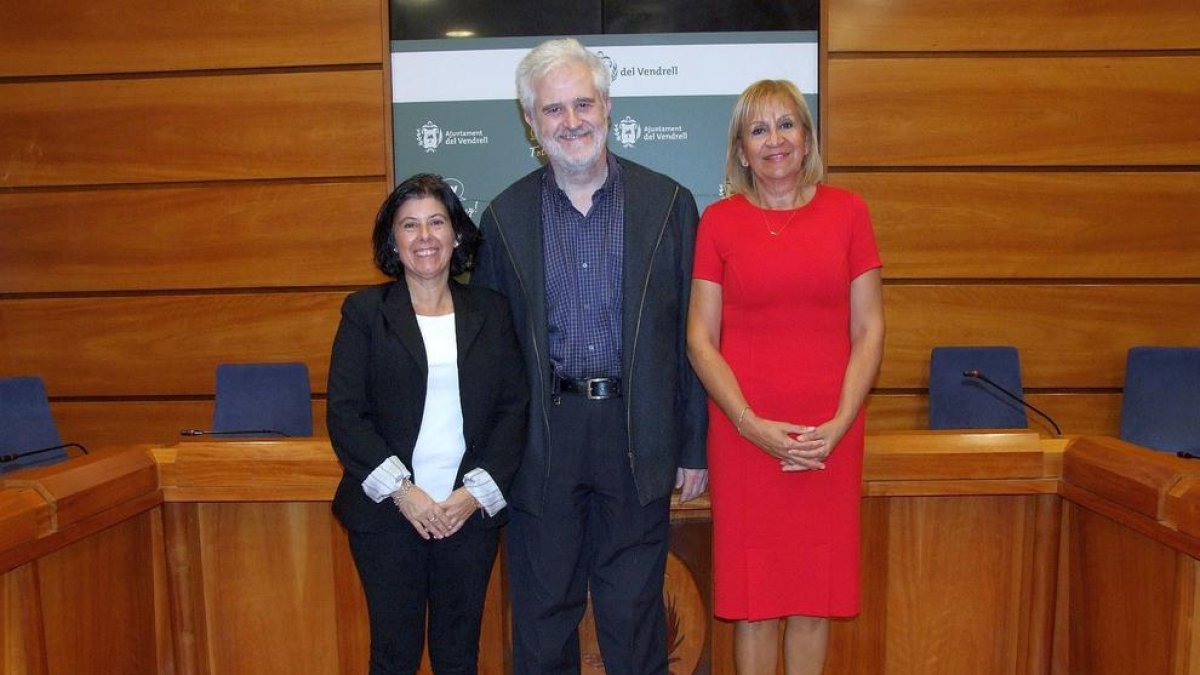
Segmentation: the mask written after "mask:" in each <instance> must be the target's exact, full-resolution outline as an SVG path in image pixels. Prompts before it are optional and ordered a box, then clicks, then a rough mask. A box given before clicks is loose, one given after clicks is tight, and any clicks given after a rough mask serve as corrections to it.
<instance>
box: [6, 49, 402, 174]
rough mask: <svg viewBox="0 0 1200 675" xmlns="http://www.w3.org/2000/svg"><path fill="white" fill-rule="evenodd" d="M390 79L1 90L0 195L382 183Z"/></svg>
mask: <svg viewBox="0 0 1200 675" xmlns="http://www.w3.org/2000/svg"><path fill="white" fill-rule="evenodd" d="M383 92H384V84H383V78H382V73H381V72H380V71H379V70H363V71H357V70H356V71H346V72H309V73H272V74H242V75H214V76H196V77H172V78H160V79H140V78H135V79H116V80H82V81H74V82H56V81H50V82H15V83H8V84H0V100H2V101H4V103H3V104H2V105H0V186H8V187H13V186H37V185H81V184H85V185H86V184H113V183H140V182H160V181H197V180H229V179H247V178H297V177H305V178H309V177H329V176H382V175H383V170H384V162H383V161H382V159H383V153H384V112H385V100H384V95H383Z"/></svg>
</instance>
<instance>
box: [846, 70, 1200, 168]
mask: <svg viewBox="0 0 1200 675" xmlns="http://www.w3.org/2000/svg"><path fill="white" fill-rule="evenodd" d="M823 94H824V97H825V99H826V105H827V109H828V110H829V111H830V113H829V115H828V117H827V118H826V121H825V129H826V132H827V139H828V140H827V148H826V150H827V153H826V156H827V157H828V159H829V162H830V163H831V164H833V165H840V166H863V167H867V166H905V165H908V166H981V165H997V166H1022V165H1034V166H1060V165H1078V166H1104V165H1132V164H1144V165H1159V166H1166V165H1194V164H1198V163H1200V133H1197V132H1196V126H1195V124H1194V120H1195V119H1196V118H1197V117H1200V57H1197V56H1156V57H1147V58H1118V57H1093V58H1061V57H1044V58H1043V57H1012V58H989V57H963V58H953V59H930V58H863V59H832V58H831V59H830V60H829V67H828V85H827V86H826V89H825V91H824V92H823Z"/></svg>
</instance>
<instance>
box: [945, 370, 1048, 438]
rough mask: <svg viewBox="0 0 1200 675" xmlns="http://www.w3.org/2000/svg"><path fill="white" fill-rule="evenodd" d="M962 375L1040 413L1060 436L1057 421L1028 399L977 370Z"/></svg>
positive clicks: (967, 371)
mask: <svg viewBox="0 0 1200 675" xmlns="http://www.w3.org/2000/svg"><path fill="white" fill-rule="evenodd" d="M963 377H969V378H972V379H975V380H983V381H984V382H987V383H988V384H990V385H992V386H993V387H995V388H996V390H997V391H999V392H1000V393H1001V394H1004V395H1005V396H1007V397H1009V398H1011V399H1012V400H1014V401H1016V402H1017V403H1020V404H1021V405H1023V406H1025V407H1026V408H1029V409H1030V410H1032V411H1033V412H1035V413H1037V414H1039V415H1041V416H1042V417H1045V418H1046V421H1047V422H1049V423H1050V426H1052V427H1054V434H1055V435H1056V436H1062V429H1059V428H1058V423H1057V422H1055V421H1054V419H1053V418H1051V417H1050V416H1049V415H1047V414H1046V413H1044V412H1042V411H1041V410H1039V409H1038V408H1037V406H1035V405H1033V404H1032V403H1030V402H1029V401H1026V400H1025V399H1023V398H1021V397H1020V396H1017V395H1016V394H1014V393H1012V392H1011V391H1009V390H1007V389H1005V388H1004V387H1001V386H1000V385H998V384H996V383H995V382H993V381H992V379H991V378H990V377H988V376H987V375H984V374H983V373H982V372H980V371H978V370H964V371H963Z"/></svg>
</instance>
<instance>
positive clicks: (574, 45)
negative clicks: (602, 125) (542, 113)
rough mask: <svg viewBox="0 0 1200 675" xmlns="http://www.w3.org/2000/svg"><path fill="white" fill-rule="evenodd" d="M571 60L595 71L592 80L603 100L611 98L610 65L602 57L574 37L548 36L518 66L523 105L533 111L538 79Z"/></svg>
mask: <svg viewBox="0 0 1200 675" xmlns="http://www.w3.org/2000/svg"><path fill="white" fill-rule="evenodd" d="M570 63H581V64H583V65H585V66H587V67H588V69H590V70H591V71H592V83H593V84H594V85H595V87H596V91H597V92H598V93H599V94H600V97H601V98H602V99H604V100H608V86H609V83H610V82H611V80H610V79H609V74H608V68H607V67H606V66H605V65H604V62H603V61H601V60H600V57H598V56H596V55H595V54H593V53H592V52H590V51H588V50H587V49H586V48H585V47H584V46H583V45H581V44H579V40H576V39H575V38H562V39H559V40H547V41H545V42H543V43H542V44H540V45H538V46H536V47H534V48H533V50H532V51H530V52H529V53H528V54H526V55H525V58H523V59H521V63H520V64H519V65H518V66H517V98H519V99H520V100H521V108H522V109H523V110H524V111H525V113H526V114H528V115H531V116H532V115H533V114H534V110H533V106H534V105H535V104H536V103H537V101H536V100H535V99H536V98H537V95H536V94H535V93H534V91H533V90H534V87H535V86H536V84H537V82H538V80H540V79H542V78H543V77H545V76H546V74H547V73H549V72H550V71H552V70H554V69H555V68H558V67H559V66H564V65H567V64H570Z"/></svg>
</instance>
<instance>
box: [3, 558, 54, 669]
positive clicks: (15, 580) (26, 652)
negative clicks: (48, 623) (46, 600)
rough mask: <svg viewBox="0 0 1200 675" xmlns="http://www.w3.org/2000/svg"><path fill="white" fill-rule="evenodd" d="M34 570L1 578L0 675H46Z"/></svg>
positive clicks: (28, 567)
mask: <svg viewBox="0 0 1200 675" xmlns="http://www.w3.org/2000/svg"><path fill="white" fill-rule="evenodd" d="M37 591H38V581H37V566H36V565H35V564H34V563H26V564H24V565H22V566H20V567H18V568H16V569H13V570H9V571H8V572H5V573H3V574H0V673H4V675H46V672H47V671H46V634H45V631H44V630H43V623H44V622H43V621H42V608H41V603H40V602H38V597H37Z"/></svg>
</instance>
